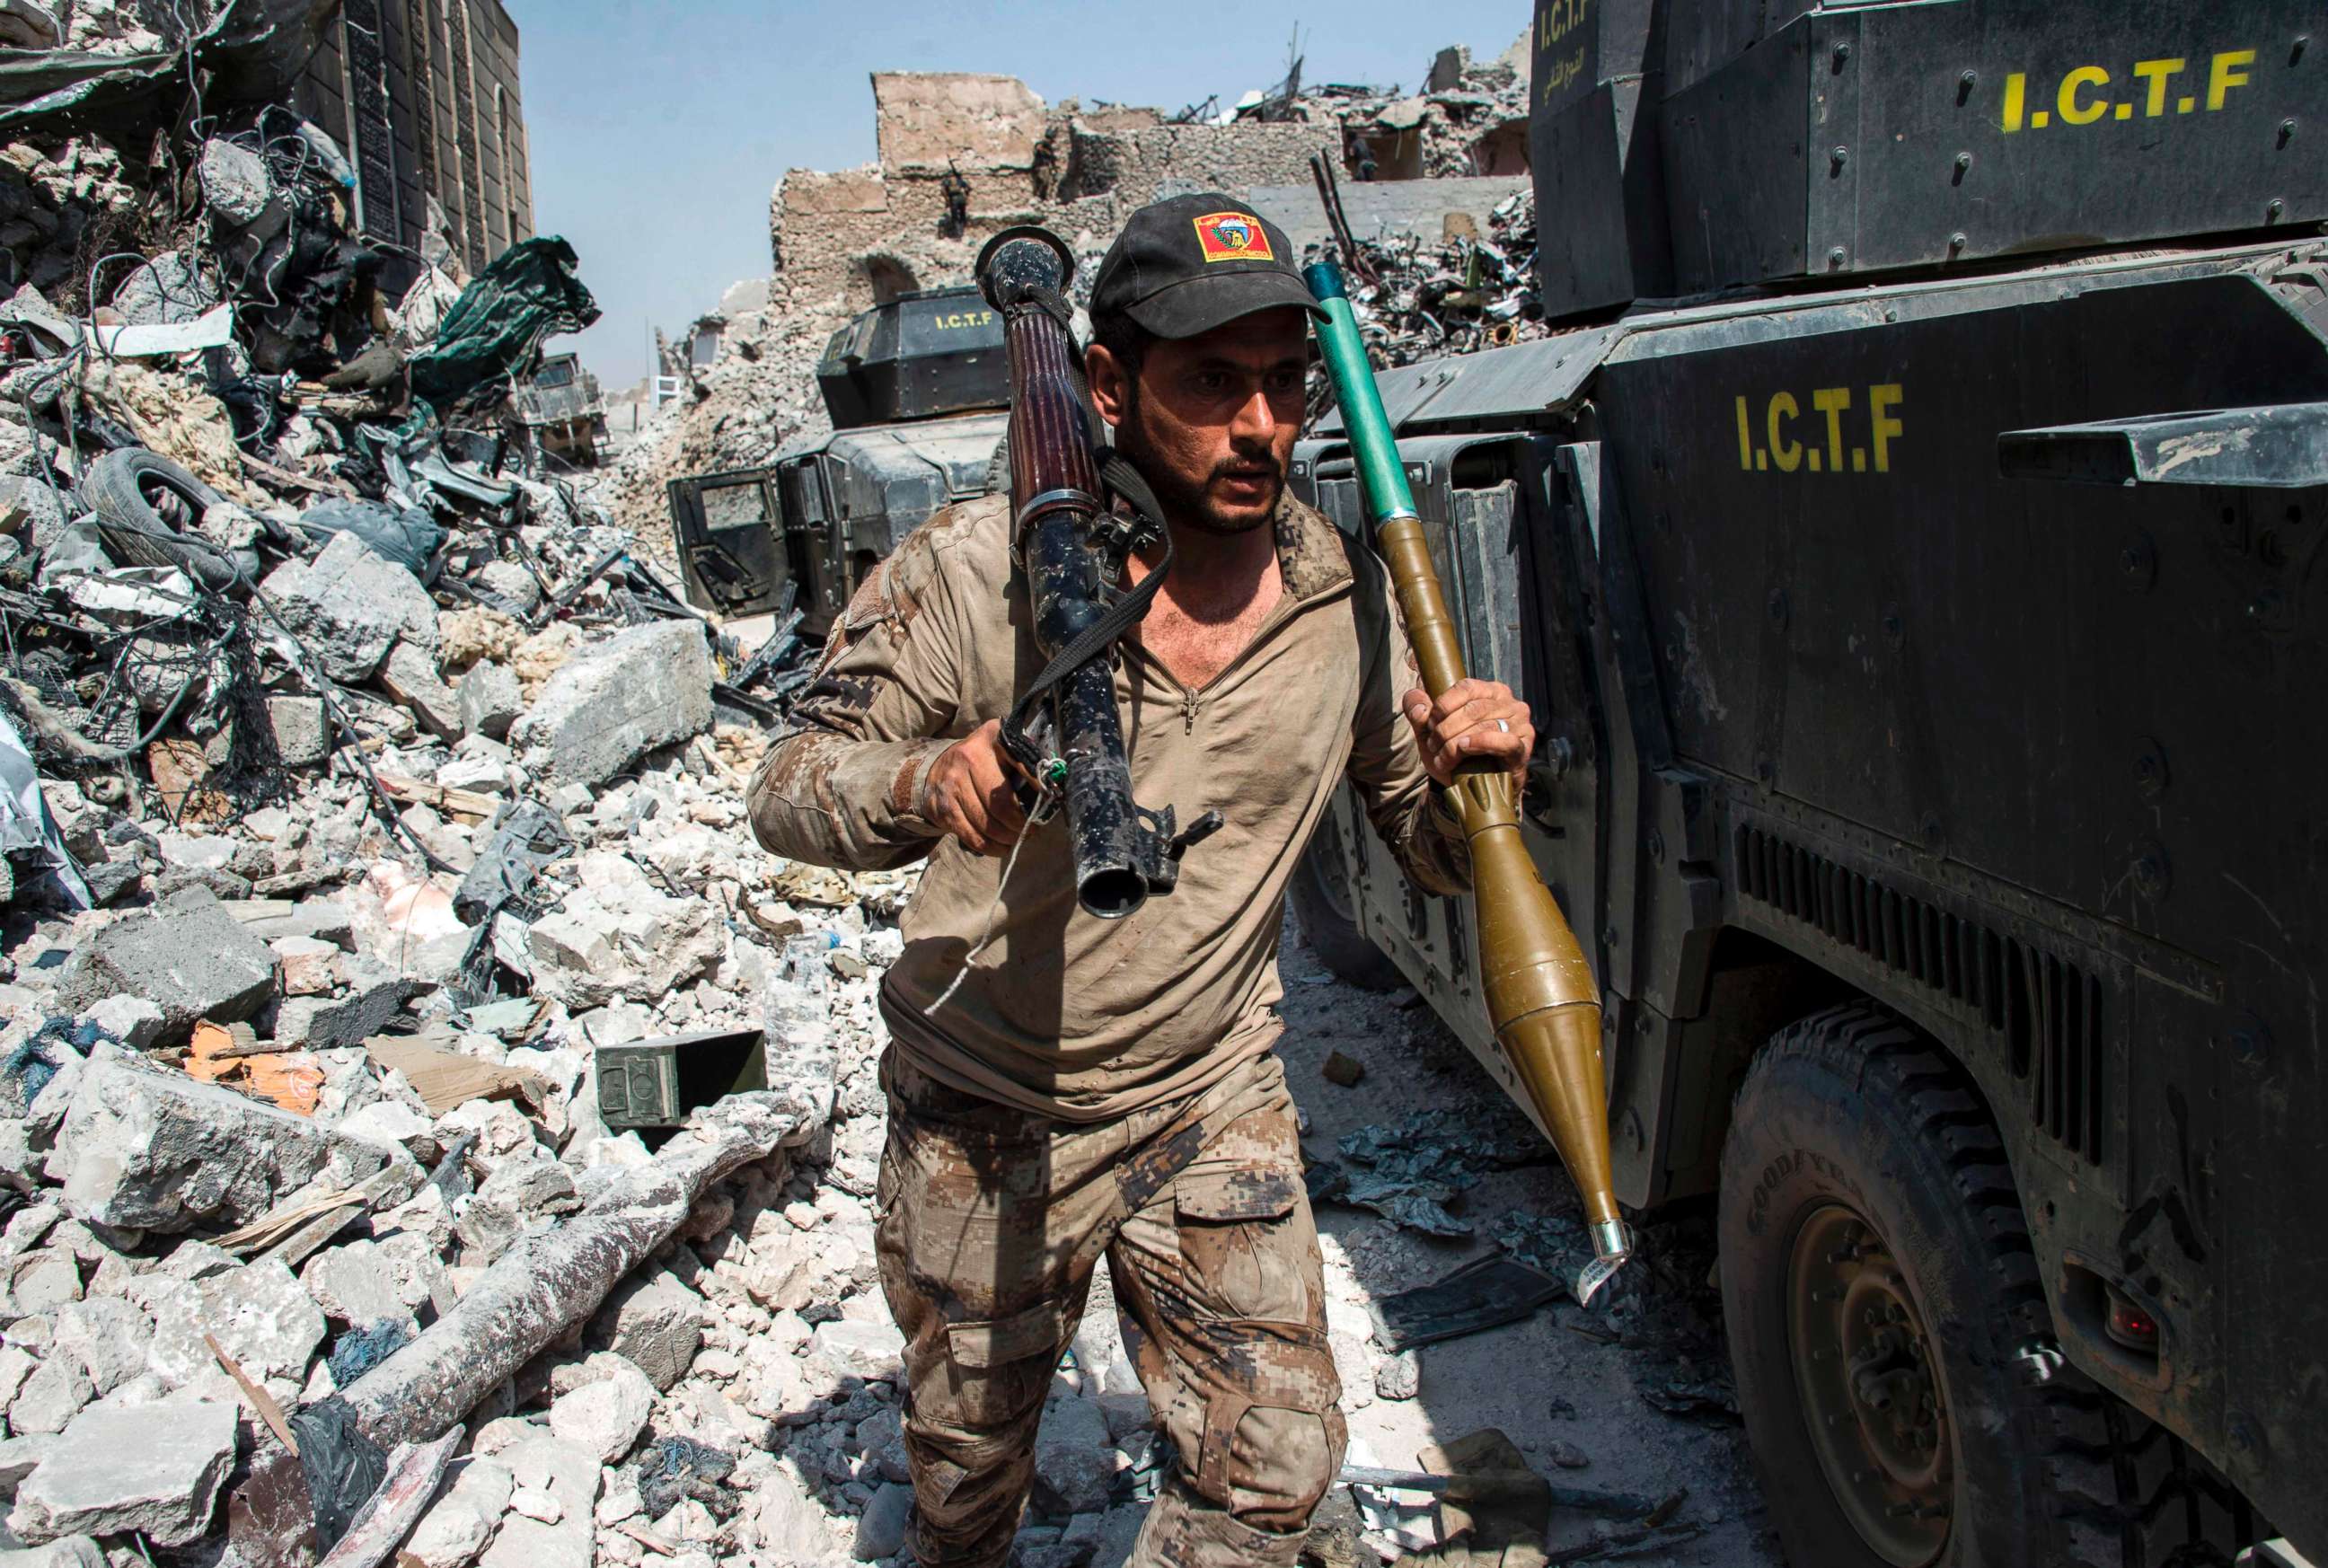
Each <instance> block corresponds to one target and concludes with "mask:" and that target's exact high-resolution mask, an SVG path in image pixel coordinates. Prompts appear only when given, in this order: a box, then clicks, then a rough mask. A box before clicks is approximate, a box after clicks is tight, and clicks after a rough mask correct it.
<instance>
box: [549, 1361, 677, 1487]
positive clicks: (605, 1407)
mask: <svg viewBox="0 0 2328 1568" xmlns="http://www.w3.org/2000/svg"><path fill="white" fill-rule="evenodd" d="M610 1359H614V1360H616V1361H619V1362H620V1365H618V1366H615V1367H614V1368H613V1369H612V1370H611V1371H610V1372H609V1373H608V1375H607V1376H604V1377H601V1378H599V1379H598V1380H597V1381H596V1382H595V1383H586V1384H584V1385H582V1386H581V1387H579V1388H577V1389H574V1390H573V1391H571V1392H570V1393H567V1394H559V1396H558V1398H557V1400H556V1402H555V1403H553V1404H551V1405H550V1407H549V1432H550V1435H551V1436H552V1437H555V1438H558V1439H559V1440H560V1441H565V1442H570V1443H573V1444H575V1445H576V1446H577V1447H579V1448H585V1449H588V1450H589V1451H592V1452H593V1453H596V1455H597V1456H598V1459H599V1462H600V1463H602V1464H610V1465H611V1464H615V1463H616V1462H618V1461H619V1460H621V1459H622V1458H623V1456H624V1455H625V1454H627V1453H629V1452H630V1451H631V1445H632V1444H634V1443H635V1442H637V1441H639V1433H640V1432H643V1431H644V1430H645V1429H646V1424H647V1420H648V1418H649V1417H651V1416H652V1415H653V1414H654V1404H655V1394H656V1389H655V1385H653V1384H652V1382H650V1381H648V1379H647V1375H646V1374H645V1373H643V1372H642V1371H640V1370H639V1368H638V1367H637V1366H634V1365H632V1364H631V1363H630V1362H628V1361H626V1360H622V1358H620V1357H611V1358H610Z"/></svg>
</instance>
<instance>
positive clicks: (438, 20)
mask: <svg viewBox="0 0 2328 1568" xmlns="http://www.w3.org/2000/svg"><path fill="white" fill-rule="evenodd" d="M333 9H334V13H335V14H333V15H332V16H330V17H329V18H328V19H327V20H326V21H325V22H324V25H323V30H322V31H323V36H322V42H321V45H320V47H319V48H318V49H317V50H316V52H315V55H314V59H313V60H312V61H309V63H308V66H307V70H306V71H305V74H304V75H303V76H302V77H301V78H300V80H299V84H298V88H297V91H296V97H295V98H294V99H293V101H294V103H295V104H296V107H297V108H298V109H299V112H300V113H301V114H303V115H305V117H307V118H308V119H310V120H313V121H314V123H315V124H317V125H319V126H322V127H324V128H325V129H326V130H328V131H330V132H331V133H332V135H333V136H335V137H337V138H338V139H339V141H340V143H341V145H342V146H344V147H347V148H348V149H350V153H351V155H352V159H353V162H354V164H355V169H356V191H355V197H356V221H357V227H358V228H359V229H360V230H361V231H362V232H363V233H364V234H366V235H368V236H370V237H371V238H372V239H380V240H385V241H388V242H390V244H393V245H396V246H399V247H400V248H401V249H404V250H406V251H410V252H418V250H419V249H421V238H422V236H423V234H424V233H425V232H427V227H428V221H429V220H428V203H429V202H432V201H433V202H436V204H437V206H438V208H439V209H441V211H442V212H443V214H444V219H445V227H446V231H447V232H448V233H449V234H450V235H451V236H452V239H453V246H454V249H455V250H456V251H457V252H458V253H459V255H460V257H461V259H462V261H463V262H464V263H465V266H466V267H467V268H468V270H469V271H471V272H477V271H482V270H483V268H484V266H485V264H486V263H487V262H489V261H491V260H492V259H493V258H494V257H496V256H499V255H500V254H501V253H502V251H504V250H506V249H509V248H510V247H511V246H512V245H514V244H516V243H517V242H518V241H519V240H521V239H529V238H530V237H531V236H532V234H533V179H532V165H531V163H530V158H529V156H528V153H527V146H526V133H525V105H524V99H523V96H522V94H521V90H520V85H519V70H518V63H519V51H518V30H517V23H514V22H512V20H511V19H510V15H509V13H508V12H507V11H505V10H504V9H502V5H501V0H341V3H340V5H337V6H336V7H335V8H333Z"/></svg>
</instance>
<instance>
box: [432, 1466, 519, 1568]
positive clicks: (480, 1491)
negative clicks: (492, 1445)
mask: <svg viewBox="0 0 2328 1568" xmlns="http://www.w3.org/2000/svg"><path fill="white" fill-rule="evenodd" d="M515 1485H516V1482H515V1480H514V1479H513V1478H512V1476H511V1474H510V1468H509V1466H507V1465H505V1464H503V1463H502V1461H501V1460H498V1459H472V1460H468V1461H466V1462H465V1464H463V1465H462V1466H460V1467H459V1468H458V1469H455V1471H454V1473H453V1483H452V1485H451V1486H449V1487H447V1488H446V1489H445V1493H444V1495H443V1496H441V1497H439V1498H437V1499H436V1502H435V1503H434V1504H432V1505H430V1507H429V1509H428V1512H427V1513H426V1514H425V1515H423V1516H421V1519H420V1523H419V1525H418V1526H416V1527H415V1528H414V1529H413V1532H412V1535H411V1537H410V1539H408V1540H407V1541H406V1542H405V1544H404V1550H405V1551H406V1552H408V1553H409V1554H411V1555H412V1556H413V1557H414V1558H415V1559H416V1560H418V1562H419V1563H420V1564H421V1568H467V1564H469V1563H473V1562H474V1561H476V1557H477V1554H478V1553H480V1552H482V1551H483V1550H484V1549H485V1543H486V1542H487V1541H490V1540H492V1539H493V1531H494V1530H495V1529H496V1528H497V1527H499V1526H500V1525H501V1522H502V1514H503V1513H504V1512H506V1511H507V1510H508V1508H509V1500H510V1491H511V1489H512V1488H513V1487H514V1486H515Z"/></svg>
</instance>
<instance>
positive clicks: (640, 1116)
mask: <svg viewBox="0 0 2328 1568" xmlns="http://www.w3.org/2000/svg"><path fill="white" fill-rule="evenodd" d="M597 1063H598V1116H599V1119H600V1120H602V1121H603V1122H605V1123H606V1125H607V1126H609V1127H611V1128H613V1129H615V1131H622V1130H623V1129H624V1128H627V1127H680V1126H684V1125H685V1124H686V1122H687V1113H689V1112H690V1111H692V1110H694V1109H696V1107H698V1106H699V1105H709V1104H710V1103H712V1102H713V1101H715V1100H718V1099H721V1098H723V1097H725V1096H727V1095H729V1094H743V1093H745V1092H746V1091H747V1090H752V1089H765V1088H766V1087H767V1086H768V1062H767V1047H766V1045H765V1040H764V1037H763V1036H762V1035H761V1032H760V1031H759V1030H758V1029H712V1030H709V1031H706V1032H705V1033H702V1034H694V1035H668V1036H665V1037H663V1038H661V1039H653V1040H638V1041H635V1042H634V1043H632V1044H630V1045H627V1046H601V1047H598V1051H597Z"/></svg>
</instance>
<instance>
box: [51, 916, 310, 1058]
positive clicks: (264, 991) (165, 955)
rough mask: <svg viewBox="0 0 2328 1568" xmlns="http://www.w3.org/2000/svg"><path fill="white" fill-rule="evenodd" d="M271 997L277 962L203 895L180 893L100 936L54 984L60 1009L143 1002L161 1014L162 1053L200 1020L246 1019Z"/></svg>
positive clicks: (159, 1038)
mask: <svg viewBox="0 0 2328 1568" xmlns="http://www.w3.org/2000/svg"><path fill="white" fill-rule="evenodd" d="M274 992H275V954H274V953H272V952H270V951H269V950H268V945H267V944H266V943H264V942H262V941H260V940H259V939H258V937H257V936H254V935H252V934H250V933H249V931H246V930H245V929H243V927H242V926H241V925H240V924H239V923H238V922H237V921H236V920H235V918H234V916H232V915H229V914H228V913H227V912H226V911H225V909H223V908H222V907H221V906H220V904H219V901H218V898H217V896H216V895H214V894H212V893H211V891H210V890H209V889H207V888H204V887H187V888H183V889H182V890H180V891H179V892H177V893H174V894H173V895H171V896H170V897H168V898H165V899H164V900H163V901H162V902H161V903H160V904H158V905H156V906H154V907H153V908H152V909H151V910H147V911H144V912H141V913H138V914H135V915H125V916H123V917H122V918H121V919H119V920H117V921H115V922H114V923H113V924H111V925H108V926H106V927H105V928H104V929H102V930H100V931H99V932H98V933H97V934H95V935H93V936H91V937H90V938H89V940H88V941H86V942H84V943H83V944H81V945H80V948H79V949H78V950H76V951H75V953H73V956H72V958H71V959H70V961H69V962H67V963H66V964H65V966H64V969H63V972H62V973H61V975H60V977H59V979H58V981H57V1000H58V1001H59V1002H60V1003H61V1005H63V1006H65V1007H68V1008H71V1009H82V1008H87V1007H90V1006H93V1005H94V1004H96V1003H98V1002H100V1001H103V1000H105V999H106V998H108V997H111V996H120V995H124V994H127V995H129V996H136V997H143V998H145V999H146V1000H147V1001H150V1002H152V1003H153V1004H154V1005H155V1006H156V1007H158V1008H160V1009H162V1017H163V1023H162V1028H160V1030H159V1031H158V1032H157V1033H156V1035H155V1039H156V1040H157V1041H158V1042H159V1043H162V1044H164V1045H167V1044H172V1043H174V1042H175V1041H177V1040H181V1039H183V1038H185V1036H186V1033H187V1031H188V1030H190V1029H192V1028H193V1026H194V1024H195V1023H196V1022H197V1021H199V1020H200V1019H211V1020H212V1021H214V1022H217V1023H234V1022H238V1021H239V1020H240V1019H247V1018H249V1017H251V1016H252V1015H253V1014H255V1013H257V1012H258V1009H260V1008H261V1007H262V1006H264V1005H265V1004H266V1001H267V1000H268V997H270V996H272V995H273V994H274Z"/></svg>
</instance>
